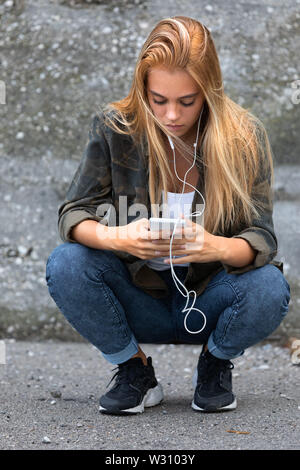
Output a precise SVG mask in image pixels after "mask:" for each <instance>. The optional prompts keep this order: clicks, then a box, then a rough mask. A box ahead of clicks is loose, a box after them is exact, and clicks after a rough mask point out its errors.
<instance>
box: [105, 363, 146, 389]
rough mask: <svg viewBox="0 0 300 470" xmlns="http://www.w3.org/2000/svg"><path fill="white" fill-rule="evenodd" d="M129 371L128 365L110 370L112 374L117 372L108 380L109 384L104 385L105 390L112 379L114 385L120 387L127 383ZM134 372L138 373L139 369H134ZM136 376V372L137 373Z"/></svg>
mask: <svg viewBox="0 0 300 470" xmlns="http://www.w3.org/2000/svg"><path fill="white" fill-rule="evenodd" d="M130 369H131V367H130V366H129V365H126V366H121V367H120V366H118V367H115V368H114V369H112V372H113V371H114V370H117V372H116V373H115V374H114V375H113V376H112V378H111V379H110V381H109V383H108V384H107V385H106V388H108V387H109V386H110V384H111V383H112V381H113V380H114V378H115V377H116V385H121V384H124V383H126V382H127V381H128V377H129V376H130ZM136 371H139V369H136ZM137 375H138V372H137Z"/></svg>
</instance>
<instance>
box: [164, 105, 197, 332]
mask: <svg viewBox="0 0 300 470" xmlns="http://www.w3.org/2000/svg"><path fill="white" fill-rule="evenodd" d="M202 112H203V107H202V109H201V113H200V117H199V120H198V129H197V137H196V142H195V143H194V161H193V164H192V166H191V167H190V168H189V169H188V170H187V172H186V173H185V175H184V180H182V179H181V178H179V176H178V174H177V170H176V162H175V147H174V144H173V141H172V139H171V137H170V136H169V135H167V137H168V140H169V143H170V147H171V149H172V150H173V157H174V170H175V174H176V176H177V178H178V179H179V180H180V181H182V182H183V188H182V192H181V195H180V198H179V203H178V204H179V205H180V201H181V199H182V194H183V192H184V188H185V184H186V181H185V180H186V175H187V174H188V172H189V171H190V170H191V169H192V168H193V166H194V165H195V162H196V156H197V143H198V139H199V129H200V122H201V116H202ZM187 184H188V185H189V186H191V187H192V188H193V189H194V190H195V191H197V193H198V194H200V196H201V198H202V200H203V210H202V211H201V212H197V211H196V212H193V213H192V214H190V215H191V216H192V215H195V216H201V215H202V214H203V212H204V210H205V199H204V197H203V196H202V194H201V193H200V192H199V191H198V190H197V188H195V187H194V186H193V185H192V184H190V183H187ZM179 221H180V218H178V219H177V220H176V223H175V227H174V230H173V233H172V237H171V241H170V265H171V273H172V278H173V281H174V283H175V286H176V288H177V290H179V292H180V294H181V295H183V297H187V301H186V304H185V306H184V308H183V310H182V312H187V313H186V315H185V317H184V327H185V329H186V331H187V332H188V333H191V334H198V333H201V331H203V330H204V328H205V326H206V316H205V314H204V313H203V312H202V311H201V310H199V309H198V308H193V306H194V304H195V301H196V298H197V294H196V292H195V291H188V290H187V289H186V287H185V285H184V284H182V282H181V281H180V280H179V279H178V277H177V276H176V274H175V272H174V268H173V262H172V243H173V238H174V232H175V230H176V227H177V224H178V222H179ZM175 278H176V279H177V281H178V282H179V284H181V286H182V287H183V288H184V290H185V293H183V292H182V291H181V290H180V288H178V285H177V282H176V280H175ZM191 293H193V294H194V301H193V304H192V306H191V307H187V305H188V302H189V296H190V294H191ZM191 310H194V311H197V312H199V313H200V314H201V315H202V316H203V326H202V328H201V329H200V330H197V331H191V330H189V329H188V327H187V318H188V316H189V314H190V312H191Z"/></svg>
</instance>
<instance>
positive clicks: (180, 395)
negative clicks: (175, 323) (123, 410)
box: [0, 339, 300, 451]
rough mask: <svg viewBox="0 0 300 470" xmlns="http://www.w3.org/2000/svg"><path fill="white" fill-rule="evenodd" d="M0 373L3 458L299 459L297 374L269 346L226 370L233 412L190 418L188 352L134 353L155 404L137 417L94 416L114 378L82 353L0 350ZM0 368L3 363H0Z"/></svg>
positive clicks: (155, 348) (36, 346)
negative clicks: (45, 453)
mask: <svg viewBox="0 0 300 470" xmlns="http://www.w3.org/2000/svg"><path fill="white" fill-rule="evenodd" d="M4 344H5V362H6V364H2V365H0V449H2V450H4V449H5V450H50V449H51V450H115V451H117V450H119V451H121V450H127V451H128V450H131V451H134V450H156V449H160V450H181V451H184V450H192V449H194V450H247V449H249V450H255V449H257V450H299V449H300V424H299V423H300V367H299V366H298V365H297V364H296V363H295V362H297V361H294V360H292V357H291V355H290V351H289V349H287V348H283V347H280V346H276V345H273V344H271V343H265V344H260V345H258V346H254V347H252V348H249V349H247V350H246V351H245V354H244V355H243V356H241V357H239V358H237V359H235V360H233V363H234V366H235V367H234V369H233V371H232V372H233V389H234V393H235V394H236V397H237V408H236V410H233V411H227V412H222V413H209V414H206V413H205V414H203V413H199V412H197V411H194V410H193V409H192V408H191V402H192V398H193V387H192V375H193V372H194V369H195V367H196V364H197V360H198V355H199V352H200V347H199V346H192V345H143V346H142V347H143V349H144V351H145V353H146V354H147V355H148V356H151V357H152V359H153V364H154V368H155V371H156V376H157V379H158V380H159V381H160V382H161V384H162V386H163V390H164V396H165V397H164V401H163V402H162V403H161V404H160V405H158V406H155V407H153V408H147V409H146V411H145V412H144V413H143V414H139V415H133V416H111V415H103V414H101V413H100V412H99V411H98V399H99V396H100V395H101V394H103V393H105V391H106V390H107V389H106V386H107V384H108V382H109V381H110V379H111V377H112V375H113V374H114V372H115V371H112V369H113V368H114V367H115V366H113V365H112V364H110V363H108V362H107V361H106V360H105V359H104V358H103V357H102V355H101V353H100V352H99V351H98V350H97V349H96V348H94V347H93V346H92V345H90V344H87V343H65V342H52V341H48V342H22V341H15V340H11V339H10V340H4ZM2 362H3V361H2Z"/></svg>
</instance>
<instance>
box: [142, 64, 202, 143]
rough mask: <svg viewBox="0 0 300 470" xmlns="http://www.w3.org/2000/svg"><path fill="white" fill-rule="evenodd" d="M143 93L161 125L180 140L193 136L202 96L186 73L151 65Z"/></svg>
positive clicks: (181, 70)
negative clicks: (145, 89) (144, 92)
mask: <svg viewBox="0 0 300 470" xmlns="http://www.w3.org/2000/svg"><path fill="white" fill-rule="evenodd" d="M147 95H148V100H149V103H150V106H151V109H152V111H153V113H154V115H155V117H156V118H157V119H158V120H159V121H160V122H161V123H162V124H164V125H165V126H166V127H168V128H169V129H170V131H172V132H173V133H174V134H175V135H177V136H178V137H181V138H183V140H186V141H188V140H190V138H194V134H195V129H196V127H197V124H198V119H199V116H200V112H201V108H202V106H203V103H204V96H203V94H202V92H201V90H200V88H199V86H198V84H197V83H196V82H195V80H194V79H193V78H192V77H191V76H190V75H189V73H187V72H186V71H185V70H183V69H178V68H177V69H171V68H168V67H165V66H159V67H153V68H151V69H150V70H149V72H148V80H147ZM171 126H175V127H171ZM176 126H178V127H176Z"/></svg>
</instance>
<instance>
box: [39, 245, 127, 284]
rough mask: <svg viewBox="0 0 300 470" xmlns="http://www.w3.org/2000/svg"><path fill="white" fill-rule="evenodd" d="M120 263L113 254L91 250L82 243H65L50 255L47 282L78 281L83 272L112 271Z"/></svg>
mask: <svg viewBox="0 0 300 470" xmlns="http://www.w3.org/2000/svg"><path fill="white" fill-rule="evenodd" d="M120 262H121V260H118V259H117V257H116V255H115V254H114V253H113V252H110V251H107V250H98V249H94V248H90V247H88V246H85V245H82V244H81V243H71V242H65V243H62V244H61V245H59V246H57V247H56V248H54V250H53V251H52V252H51V254H50V256H49V258H48V260H47V265H46V280H47V282H48V281H49V279H50V278H51V279H52V281H56V282H59V281H60V280H62V279H63V280H64V281H65V280H66V279H68V278H69V279H72V278H74V279H77V280H78V279H80V277H81V274H82V273H83V272H87V271H89V270H90V269H91V270H92V271H93V272H94V271H95V272H97V273H98V272H99V271H101V270H103V271H105V270H107V269H111V268H113V267H114V265H115V264H116V263H117V264H119V263H120ZM118 268H119V266H118Z"/></svg>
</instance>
